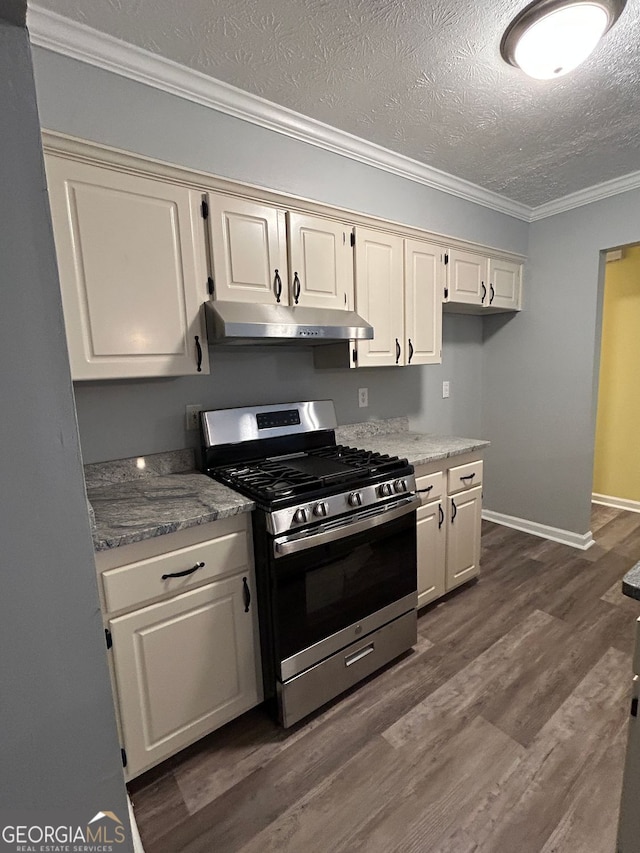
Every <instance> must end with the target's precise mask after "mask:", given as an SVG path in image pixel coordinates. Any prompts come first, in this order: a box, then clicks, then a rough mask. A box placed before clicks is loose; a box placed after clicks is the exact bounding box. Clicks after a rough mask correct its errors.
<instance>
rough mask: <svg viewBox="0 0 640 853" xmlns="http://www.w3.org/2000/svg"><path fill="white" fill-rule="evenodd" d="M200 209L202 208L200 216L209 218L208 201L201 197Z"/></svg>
mask: <svg viewBox="0 0 640 853" xmlns="http://www.w3.org/2000/svg"><path fill="white" fill-rule="evenodd" d="M200 209H201V210H202V218H203V219H208V218H209V202H207V201H205V200H204V199H202V205H201V208H200Z"/></svg>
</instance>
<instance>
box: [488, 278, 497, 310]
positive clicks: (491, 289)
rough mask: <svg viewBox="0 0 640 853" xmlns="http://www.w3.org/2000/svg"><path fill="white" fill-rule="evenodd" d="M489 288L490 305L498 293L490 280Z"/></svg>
mask: <svg viewBox="0 0 640 853" xmlns="http://www.w3.org/2000/svg"><path fill="white" fill-rule="evenodd" d="M489 290H490V291H491V297H490V299H489V305H491V303H492V302H493V297H494V296H495V295H496V292H495V290H494V289H493V285H492V284H491V282H489Z"/></svg>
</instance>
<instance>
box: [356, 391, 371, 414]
mask: <svg viewBox="0 0 640 853" xmlns="http://www.w3.org/2000/svg"><path fill="white" fill-rule="evenodd" d="M368 405H369V389H368V388H358V406H360V408H361V409H366V408H367V406H368Z"/></svg>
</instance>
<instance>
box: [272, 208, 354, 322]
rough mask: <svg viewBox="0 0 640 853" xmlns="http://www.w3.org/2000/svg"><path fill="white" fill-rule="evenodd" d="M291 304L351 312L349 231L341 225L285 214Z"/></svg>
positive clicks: (295, 214)
mask: <svg viewBox="0 0 640 853" xmlns="http://www.w3.org/2000/svg"><path fill="white" fill-rule="evenodd" d="M287 224H288V243H289V275H290V279H291V292H290V295H291V304H292V305H305V306H309V307H314V308H342V309H352V308H353V249H352V247H351V235H352V233H353V229H352V228H351V226H349V225H345V224H344V223H342V222H334V221H333V220H331V219H322V218H320V217H318V216H308V215H306V214H302V213H293V212H289V213H287Z"/></svg>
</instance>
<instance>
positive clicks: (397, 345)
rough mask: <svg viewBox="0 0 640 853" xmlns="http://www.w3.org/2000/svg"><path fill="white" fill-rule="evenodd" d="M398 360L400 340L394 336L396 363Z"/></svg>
mask: <svg viewBox="0 0 640 853" xmlns="http://www.w3.org/2000/svg"><path fill="white" fill-rule="evenodd" d="M399 362H400V341H399V340H398V339H397V338H396V364H399Z"/></svg>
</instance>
